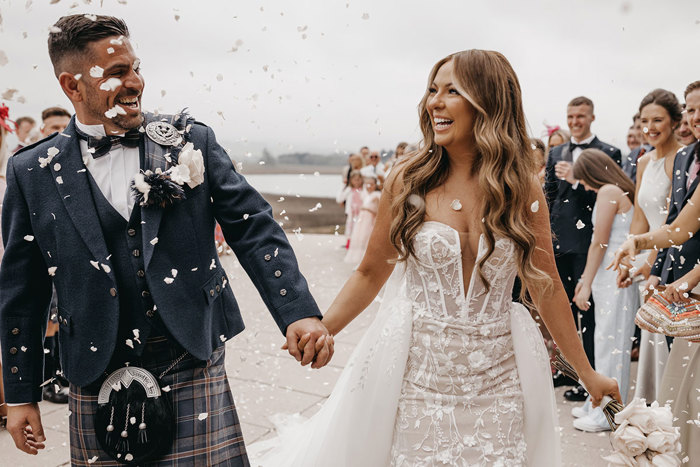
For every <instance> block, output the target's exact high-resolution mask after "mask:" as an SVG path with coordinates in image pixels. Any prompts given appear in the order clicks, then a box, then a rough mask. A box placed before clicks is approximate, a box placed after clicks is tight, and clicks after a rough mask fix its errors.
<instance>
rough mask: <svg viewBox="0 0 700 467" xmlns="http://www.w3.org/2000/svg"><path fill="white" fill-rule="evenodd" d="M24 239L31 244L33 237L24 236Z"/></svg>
mask: <svg viewBox="0 0 700 467" xmlns="http://www.w3.org/2000/svg"><path fill="white" fill-rule="evenodd" d="M24 239H25V240H26V241H28V242H31V241H33V240H34V235H25V236H24Z"/></svg>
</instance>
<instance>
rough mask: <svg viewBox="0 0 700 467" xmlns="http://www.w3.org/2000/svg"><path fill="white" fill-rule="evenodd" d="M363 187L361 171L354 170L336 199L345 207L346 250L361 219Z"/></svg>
mask: <svg viewBox="0 0 700 467" xmlns="http://www.w3.org/2000/svg"><path fill="white" fill-rule="evenodd" d="M362 185H363V179H362V173H361V172H360V171H359V170H353V171H352V172H350V177H349V179H348V184H347V185H346V186H345V187H344V188H343V189H342V190H340V192H339V193H338V196H337V197H336V199H335V200H336V202H337V203H338V204H340V205H343V206H345V216H346V217H345V237H346V239H347V240H346V242H345V248H346V249H347V248H349V247H350V238H351V237H352V230H353V227H354V226H355V223H356V222H357V221H358V219H359V216H360V209H361V208H362V201H363V200H364V197H365V191H364V190H363V189H362Z"/></svg>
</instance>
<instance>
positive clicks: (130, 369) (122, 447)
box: [95, 352, 187, 465]
mask: <svg viewBox="0 0 700 467" xmlns="http://www.w3.org/2000/svg"><path fill="white" fill-rule="evenodd" d="M186 355H187V352H185V353H183V354H182V355H180V357H179V358H177V359H176V360H174V361H173V362H172V364H171V365H170V366H169V367H168V368H167V369H166V370H165V371H164V372H162V373H161V374H160V375H159V376H158V378H156V377H155V375H153V374H152V373H151V372H150V371H148V370H146V369H145V368H140V367H137V366H125V367H123V368H119V369H118V370H116V371H114V372H113V373H111V374H110V375H109V376H107V379H105V381H104V382H103V383H102V386H101V387H100V392H99V393H98V396H97V411H96V412H95V434H96V435H97V440H98V442H99V443H100V446H101V447H102V449H103V450H104V451H105V452H106V453H107V454H109V455H110V457H112V459H114V460H116V461H117V462H118V463H120V464H131V465H140V464H143V463H144V462H148V461H152V460H155V459H157V458H158V457H160V456H162V455H163V454H165V453H166V452H167V450H168V449H169V448H170V447H171V446H172V443H173V438H174V434H175V419H174V415H173V407H172V400H171V397H170V393H169V391H168V390H163V389H161V383H160V379H161V378H162V377H163V376H165V375H166V374H167V373H168V372H169V371H170V370H172V369H173V368H174V367H175V365H177V364H178V363H179V362H180V361H181V360H182V359H183V358H184V357H185V356H186Z"/></svg>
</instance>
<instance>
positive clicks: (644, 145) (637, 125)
mask: <svg viewBox="0 0 700 467" xmlns="http://www.w3.org/2000/svg"><path fill="white" fill-rule="evenodd" d="M632 120H633V122H634V124H633V125H632V126H631V127H630V131H634V133H635V134H636V135H638V136H639V139H640V140H641V144H640V145H639V146H637V147H635V148H632V147H631V146H630V149H631V151H630V153H629V154H627V156H626V157H624V158H623V160H622V171H623V172H625V174H626V175H627V176H628V177H629V178H630V179H631V180H632V182H633V183H634V184H635V185H636V184H637V161H638V160H639V158H640V157H642V156H643V155H644V154H646V153H647V152H649V151H653V150H654V146H652V145H651V144H649V142H648V141H647V135H646V133H644V132H643V131H642V116H641V115H640V113H639V112H637V113H636V114H634V117H632ZM628 140H629V137H628Z"/></svg>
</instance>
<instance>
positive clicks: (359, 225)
mask: <svg viewBox="0 0 700 467" xmlns="http://www.w3.org/2000/svg"><path fill="white" fill-rule="evenodd" d="M364 182H365V197H364V199H363V201H362V207H361V208H360V215H359V217H358V219H357V222H356V223H355V225H354V226H353V228H352V236H351V237H350V248H348V253H347V254H346V255H345V262H346V263H354V264H359V262H360V261H362V257H363V256H364V255H365V250H366V249H367V244H368V243H369V237H370V235H371V233H372V229H373V228H374V221H375V219H376V217H377V209H378V208H379V197H380V196H381V193H380V192H379V191H377V183H378V182H377V177H376V175H371V176H366V177H365V178H364Z"/></svg>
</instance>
